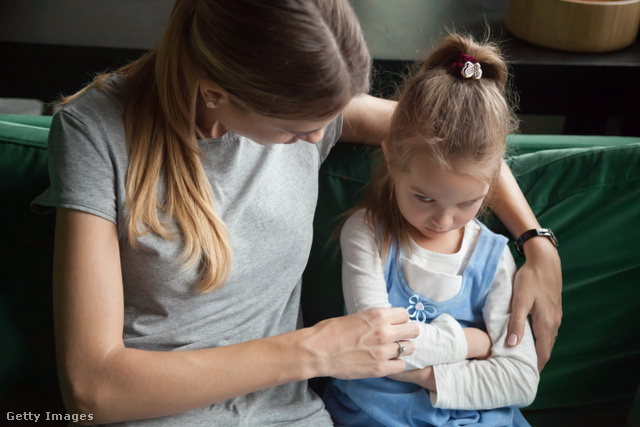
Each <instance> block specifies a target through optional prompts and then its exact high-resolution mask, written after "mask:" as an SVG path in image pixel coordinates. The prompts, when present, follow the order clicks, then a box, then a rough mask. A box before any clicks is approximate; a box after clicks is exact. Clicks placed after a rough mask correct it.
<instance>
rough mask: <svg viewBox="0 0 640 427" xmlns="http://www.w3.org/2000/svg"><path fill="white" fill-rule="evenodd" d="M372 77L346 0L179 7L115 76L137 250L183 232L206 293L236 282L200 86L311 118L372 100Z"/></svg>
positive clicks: (247, 0)
mask: <svg viewBox="0 0 640 427" xmlns="http://www.w3.org/2000/svg"><path fill="white" fill-rule="evenodd" d="M370 68H371V58H370V55H369V52H368V50H367V47H366V43H365V41H364V38H363V35H362V32H361V29H360V26H359V23H358V21H357V18H356V16H355V14H354V12H353V10H352V9H351V7H350V5H349V4H348V2H347V1H346V0H315V1H300V0H270V1H264V0H233V1H223V0H177V1H176V3H175V6H174V9H173V12H172V15H171V18H170V20H169V24H168V27H167V29H166V32H165V34H164V36H163V38H162V40H161V42H160V44H159V46H158V48H157V49H155V50H152V51H151V52H150V53H148V54H147V55H145V56H144V57H142V58H140V59H139V60H137V61H135V62H133V63H131V64H129V65H127V66H125V67H123V68H121V69H119V70H117V71H116V72H115V73H116V74H120V75H123V76H124V77H125V82H126V93H125V96H126V107H125V114H124V127H125V132H126V135H127V142H128V152H129V165H128V170H127V179H126V206H127V207H128V209H129V210H128V213H127V230H128V234H129V240H130V242H131V244H132V245H134V246H135V245H136V240H137V239H138V238H139V237H140V236H142V235H144V234H146V233H149V232H153V233H156V234H158V235H160V236H162V237H163V238H165V239H171V238H173V237H174V235H175V234H176V231H177V232H179V235H180V236H181V237H182V240H183V242H184V248H183V251H182V255H181V258H182V261H183V265H184V267H185V269H186V268H190V267H193V266H197V267H198V268H199V272H200V277H199V282H198V285H197V288H196V291H197V292H208V291H211V290H213V289H216V288H218V287H220V286H222V285H223V284H224V283H225V281H226V279H227V277H228V274H229V271H230V268H231V261H232V254H231V247H230V243H229V236H228V230H227V228H226V226H225V224H224V222H223V221H222V219H221V218H220V217H219V216H218V215H217V213H216V210H215V205H214V200H213V191H212V187H211V184H210V182H209V181H208V179H207V177H206V175H205V172H204V168H203V166H202V163H201V162H202V156H201V152H200V150H199V148H198V144H197V138H198V137H201V136H202V135H200V134H199V133H198V129H197V127H196V104H197V102H198V98H199V88H200V83H201V82H202V81H203V80H210V81H213V82H215V83H216V84H217V85H218V86H220V87H221V88H222V89H223V90H225V92H226V93H227V94H228V95H229V100H230V102H231V103H232V104H233V105H234V106H236V107H238V108H240V109H243V110H246V111H252V112H256V113H258V114H260V115H263V116H268V117H277V118H286V119H290V120H298V119H299V120H306V119H317V118H319V117H326V116H328V115H329V114H335V113H337V112H338V111H340V110H341V108H343V107H344V106H345V105H346V104H347V103H348V102H349V100H350V99H351V98H353V97H354V96H356V95H359V94H362V93H365V92H367V91H368V89H369V73H370ZM108 78H109V75H102V76H99V77H97V78H96V79H95V80H94V82H93V83H92V84H90V85H89V87H99V88H103V89H104V88H106V87H107V85H106V81H107V80H108ZM86 89H87V88H85V89H84V90H83V91H81V92H79V93H78V94H76V95H74V96H73V97H70V98H68V99H67V102H68V101H69V100H71V99H74V98H76V97H78V96H79V95H80V94H81V93H82V92H84V91H85V90H86ZM158 184H161V185H162V187H163V188H164V190H165V191H164V196H163V197H162V200H160V199H159V194H158V188H159V186H158ZM161 213H162V215H161ZM162 216H164V217H166V218H168V219H172V220H174V221H175V223H176V224H177V228H178V230H173V229H172V227H171V225H170V224H169V223H167V222H163V220H162V219H161V217H162Z"/></svg>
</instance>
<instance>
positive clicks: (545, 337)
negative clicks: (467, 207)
mask: <svg viewBox="0 0 640 427" xmlns="http://www.w3.org/2000/svg"><path fill="white" fill-rule="evenodd" d="M497 184H498V185H497V186H496V194H495V198H494V200H493V210H494V212H495V213H496V215H497V216H498V218H500V220H501V221H502V222H503V224H504V225H505V226H506V227H507V229H508V230H509V232H510V233H511V235H512V236H514V237H515V238H517V237H519V236H520V235H521V234H522V233H524V232H525V231H527V230H531V229H533V228H540V224H538V221H537V220H536V218H535V215H534V214H533V212H532V211H531V208H530V207H529V205H528V204H527V200H526V199H525V197H524V195H523V194H522V191H520V187H519V186H518V183H517V182H516V180H515V178H514V176H513V174H512V173H511V170H510V169H509V167H508V166H507V165H506V163H504V162H503V167H502V168H501V172H500V180H499V182H498V183H497ZM523 249H524V253H525V256H526V257H527V260H526V262H525V263H524V265H523V266H522V267H521V268H520V270H519V271H518V273H517V274H516V278H515V281H514V293H513V302H512V310H513V314H512V316H511V321H510V322H509V334H508V335H507V342H508V345H518V344H519V343H520V341H521V340H522V337H523V336H524V331H525V326H527V325H528V316H529V315H531V317H532V320H533V333H534V334H535V337H536V352H537V353H538V369H539V370H540V371H542V369H543V368H544V366H545V364H546V363H547V362H548V361H549V358H550V357H551V350H552V349H553V345H554V343H555V337H556V336H557V335H558V329H559V328H560V323H561V321H562V270H561V266H560V257H559V256H558V251H557V250H556V248H555V246H554V245H553V244H552V243H551V242H550V241H549V240H548V239H546V238H536V239H529V240H528V241H527V242H526V243H525V244H524V246H523Z"/></svg>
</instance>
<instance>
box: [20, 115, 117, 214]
mask: <svg viewBox="0 0 640 427" xmlns="http://www.w3.org/2000/svg"><path fill="white" fill-rule="evenodd" d="M94 127H95V128H96V129H93V130H92V129H91V126H87V124H86V123H83V122H82V121H81V120H79V119H78V118H77V117H75V116H74V115H73V114H71V113H69V112H66V111H64V110H63V111H60V112H59V113H57V114H56V115H55V117H54V118H53V121H52V124H51V129H50V132H49V140H48V163H49V181H50V185H49V188H48V189H47V190H46V191H45V192H44V193H42V194H41V195H40V196H38V197H37V198H36V199H35V200H33V202H32V203H31V208H32V210H33V211H35V212H39V213H47V212H52V211H53V210H54V208H57V207H64V208H70V209H76V210H80V211H83V212H88V213H91V214H94V215H97V216H100V217H102V218H104V219H107V220H109V221H111V222H113V223H116V224H117V218H118V215H117V202H116V200H117V197H116V182H117V180H116V174H117V169H116V166H115V164H116V162H115V158H114V157H115V155H116V154H115V153H114V152H113V150H112V148H111V147H109V144H108V140H109V138H108V137H106V136H105V134H104V133H102V132H100V131H99V128H100V126H99V125H95V126H94Z"/></svg>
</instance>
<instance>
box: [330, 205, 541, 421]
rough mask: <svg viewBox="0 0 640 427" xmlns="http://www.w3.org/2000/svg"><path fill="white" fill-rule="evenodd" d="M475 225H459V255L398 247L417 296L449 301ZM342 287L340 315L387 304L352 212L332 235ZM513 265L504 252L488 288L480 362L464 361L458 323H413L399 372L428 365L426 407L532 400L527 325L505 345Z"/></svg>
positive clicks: (359, 220) (369, 238)
mask: <svg viewBox="0 0 640 427" xmlns="http://www.w3.org/2000/svg"><path fill="white" fill-rule="evenodd" d="M479 234H480V227H479V226H478V225H477V224H476V223H475V222H474V221H471V222H469V223H468V224H467V225H466V226H465V230H464V237H463V241H462V245H461V248H460V250H459V251H458V252H457V253H455V254H439V253H435V252H432V251H429V250H427V249H424V248H422V247H420V246H418V245H417V244H416V243H415V242H413V241H410V242H409V245H408V247H404V248H403V259H402V266H403V271H402V272H403V274H404V276H405V279H406V280H407V284H408V285H409V287H410V288H411V289H412V290H413V291H414V292H416V293H417V294H420V295H423V296H425V297H428V298H430V299H432V300H434V301H436V302H440V301H445V300H447V299H450V298H452V297H453V296H455V295H456V294H457V293H458V291H459V290H460V286H461V283H462V277H461V276H462V273H463V272H464V270H465V268H466V266H467V264H468V262H469V259H470V258H471V255H472V253H473V250H474V248H475V246H476V243H477V240H478V237H479ZM340 244H341V249H342V257H343V262H342V284H343V293H344V299H345V304H346V310H347V312H348V313H356V312H359V311H363V310H366V309H368V308H372V307H390V306H391V304H390V303H389V297H388V294H387V286H386V282H385V279H384V269H383V265H382V261H381V258H380V254H379V250H378V245H377V242H376V232H375V231H374V229H373V228H372V227H371V226H370V225H369V224H368V223H367V222H366V220H365V218H364V211H363V210H361V211H358V212H356V213H355V214H354V215H352V216H351V217H350V218H349V219H348V220H347V221H346V223H345V225H344V228H343V229H342V233H341V235H340ZM515 272H516V265H515V262H514V260H513V257H512V256H511V252H510V251H509V249H508V248H505V250H504V252H503V254H502V257H501V259H500V263H499V265H498V269H497V271H496V277H495V280H494V283H493V285H492V287H491V289H490V290H489V293H488V295H487V299H486V302H485V306H484V307H483V309H482V313H483V317H484V322H485V325H486V328H487V333H488V334H489V336H490V337H491V342H492V347H491V356H490V357H489V358H487V359H485V360H465V358H466V355H467V342H466V339H465V336H464V333H463V331H462V327H461V326H460V324H459V323H458V322H457V321H456V320H455V319H453V318H452V317H451V316H449V315H448V314H442V315H440V316H438V317H437V318H436V319H434V320H433V321H432V322H431V324H425V323H422V322H417V323H418V325H420V335H419V336H418V338H416V339H415V341H414V343H415V347H416V351H415V353H414V354H412V355H410V356H406V357H404V358H403V359H404V360H405V362H406V364H407V369H421V368H424V367H427V366H433V369H434V375H435V378H436V386H437V393H430V395H431V400H432V404H433V405H434V406H435V407H438V408H447V409H490V408H497V407H503V406H511V405H517V406H526V405H529V404H530V403H531V402H532V401H533V399H534V398H535V394H536V391H537V386H538V381H539V373H538V365H537V356H536V352H535V345H534V341H533V335H532V333H531V329H530V327H529V325H526V328H525V334H524V337H523V339H522V341H521V343H520V344H519V345H518V346H516V347H509V346H507V345H506V339H507V333H508V325H509V319H510V315H511V314H510V313H511V294H512V287H513V285H512V284H513V277H514V275H515Z"/></svg>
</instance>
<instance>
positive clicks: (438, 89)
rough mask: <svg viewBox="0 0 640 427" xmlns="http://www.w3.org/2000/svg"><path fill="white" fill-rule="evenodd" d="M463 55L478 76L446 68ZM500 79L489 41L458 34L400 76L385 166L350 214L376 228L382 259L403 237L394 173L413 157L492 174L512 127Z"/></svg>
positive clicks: (502, 72)
mask: <svg viewBox="0 0 640 427" xmlns="http://www.w3.org/2000/svg"><path fill="white" fill-rule="evenodd" d="M463 54H464V55H470V56H472V57H474V58H475V59H476V60H477V62H478V63H480V66H481V68H482V72H483V74H482V77H481V78H480V79H474V78H470V79H466V78H463V77H462V76H461V75H460V73H459V72H454V71H452V64H453V63H458V62H459V61H460V58H461V55H463ZM507 80H508V69H507V65H506V63H505V62H504V60H503V59H502V55H501V53H500V50H499V49H498V47H497V46H496V45H495V44H492V43H490V42H488V41H485V42H482V43H480V42H476V41H474V40H473V39H472V38H471V37H467V36H462V35H459V34H450V35H449V36H448V37H446V38H445V39H444V40H443V41H442V42H441V43H440V44H439V45H438V46H437V47H436V48H435V50H434V51H433V52H432V53H431V54H430V55H429V57H428V58H427V59H426V61H425V62H424V63H421V64H418V65H417V66H416V67H414V70H413V71H412V72H411V73H410V74H409V76H408V77H407V78H406V80H405V82H404V86H403V87H402V88H401V92H400V97H399V100H398V105H397V106H396V109H395V112H394V115H393V118H392V122H391V130H390V135H389V140H388V145H387V147H388V153H387V161H384V160H382V161H380V162H379V164H378V165H377V167H376V168H374V172H373V175H372V178H371V180H370V181H369V183H368V184H367V186H366V188H365V190H364V194H363V198H362V200H361V201H360V203H359V204H358V206H356V207H355V208H353V210H352V211H356V210H359V209H362V208H364V209H365V212H366V214H365V215H366V218H367V220H368V222H369V223H370V224H371V225H372V227H374V228H377V227H379V228H380V232H381V233H380V236H381V241H380V242H379V244H380V245H381V253H382V255H383V259H384V257H385V256H386V254H387V251H388V248H389V245H391V244H393V243H395V242H396V241H397V242H398V243H400V244H406V242H407V241H408V238H409V237H408V228H407V224H406V221H405V219H404V217H403V216H402V214H401V213H400V210H399V209H398V203H397V200H396V195H395V181H394V176H396V175H397V174H398V173H402V172H407V171H409V168H410V166H411V164H412V162H413V161H414V160H415V159H416V158H425V157H427V158H428V159H429V160H430V164H431V165H432V167H436V168H440V170H451V169H454V168H458V167H461V166H464V165H469V164H471V165H477V166H479V168H478V169H481V170H492V171H494V173H493V175H492V176H486V177H482V178H484V179H486V180H487V181H489V182H491V181H492V180H493V179H494V178H496V177H497V176H498V175H499V173H500V166H501V163H502V158H503V157H504V155H505V150H506V138H507V134H509V133H512V132H515V131H516V130H517V119H516V116H515V114H514V111H513V102H514V100H512V99H511V100H510V99H509V95H508V93H507ZM469 162H470V163H469Z"/></svg>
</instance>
